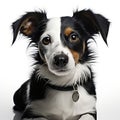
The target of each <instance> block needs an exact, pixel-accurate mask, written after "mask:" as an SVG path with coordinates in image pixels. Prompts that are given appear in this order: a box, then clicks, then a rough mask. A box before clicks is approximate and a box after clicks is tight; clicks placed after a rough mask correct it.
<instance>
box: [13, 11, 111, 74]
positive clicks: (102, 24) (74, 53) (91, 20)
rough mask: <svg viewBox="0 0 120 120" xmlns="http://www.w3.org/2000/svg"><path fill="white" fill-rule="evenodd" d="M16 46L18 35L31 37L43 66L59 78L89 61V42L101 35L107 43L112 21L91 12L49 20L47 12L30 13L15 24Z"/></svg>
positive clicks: (75, 13)
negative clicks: (45, 65) (96, 35)
mask: <svg viewBox="0 0 120 120" xmlns="http://www.w3.org/2000/svg"><path fill="white" fill-rule="evenodd" d="M12 27H13V33H14V38H13V43H14V42H15V40H16V37H17V35H18V33H19V32H20V33H22V34H23V35H25V36H27V37H28V38H30V40H31V42H32V43H34V44H35V46H36V47H37V48H38V54H37V57H36V59H37V60H38V61H39V64H43V63H47V66H48V69H49V71H50V72H52V73H53V74H55V75H58V76H63V75H65V74H68V73H70V71H71V70H72V69H74V68H75V66H76V65H77V64H79V63H81V64H83V63H85V62H86V61H89V59H90V57H91V55H90V54H91V51H90V50H89V48H88V40H89V39H90V38H92V37H93V36H94V35H95V34H98V33H100V34H101V36H102V38H103V40H104V42H105V43H106V44H107V40H106V38H107V34H108V29H109V22H108V20H107V19H106V18H105V17H103V16H102V15H100V14H94V13H93V12H92V11H91V10H82V11H76V12H74V13H73V16H72V17H60V18H52V19H48V18H47V16H46V13H45V12H43V11H40V12H28V13H26V14H25V15H23V16H22V17H21V18H20V19H18V20H17V21H16V22H14V23H13V25H12Z"/></svg>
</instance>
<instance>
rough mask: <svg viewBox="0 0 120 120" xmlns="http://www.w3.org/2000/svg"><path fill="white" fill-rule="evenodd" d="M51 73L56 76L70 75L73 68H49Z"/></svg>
mask: <svg viewBox="0 0 120 120" xmlns="http://www.w3.org/2000/svg"><path fill="white" fill-rule="evenodd" d="M49 70H50V72H51V73H53V74H54V75H56V76H66V75H69V74H70V73H71V71H72V69H49Z"/></svg>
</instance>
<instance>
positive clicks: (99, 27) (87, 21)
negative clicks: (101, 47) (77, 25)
mask: <svg viewBox="0 0 120 120" xmlns="http://www.w3.org/2000/svg"><path fill="white" fill-rule="evenodd" d="M73 17H74V18H75V19H77V20H79V21H81V22H82V24H83V25H84V27H85V29H86V31H87V32H88V33H89V34H90V35H94V34H98V33H99V32H100V33H101V35H102V38H103V40H104V42H105V43H106V44H107V35H108V30H109V25H110V22H109V21H108V20H107V19H106V18H105V17H103V16H102V15H100V14H94V13H93V12H92V11H91V10H82V11H76V12H74V13H73Z"/></svg>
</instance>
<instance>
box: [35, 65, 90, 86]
mask: <svg viewBox="0 0 120 120" xmlns="http://www.w3.org/2000/svg"><path fill="white" fill-rule="evenodd" d="M37 76H38V78H39V77H43V78H46V79H48V80H49V81H48V82H49V84H52V85H54V86H62V87H63V86H73V85H75V84H77V83H79V84H80V83H83V82H84V81H86V80H87V76H91V71H90V66H89V65H88V64H80V63H79V64H77V65H76V66H75V68H74V69H73V70H71V72H70V73H69V74H68V75H65V76H56V75H54V74H53V73H51V72H50V71H49V70H48V67H47V66H46V65H39V66H37Z"/></svg>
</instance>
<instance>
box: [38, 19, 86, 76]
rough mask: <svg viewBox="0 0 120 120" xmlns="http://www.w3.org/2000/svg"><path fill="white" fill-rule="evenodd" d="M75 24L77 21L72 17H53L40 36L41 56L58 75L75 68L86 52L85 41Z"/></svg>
mask: <svg viewBox="0 0 120 120" xmlns="http://www.w3.org/2000/svg"><path fill="white" fill-rule="evenodd" d="M75 25H76V26H77V22H75V21H74V19H73V18H71V17H63V18H53V19H50V20H49V21H48V22H47V25H46V29H45V31H44V32H43V34H42V35H41V36H40V40H39V44H38V46H39V52H40V55H41V58H42V59H43V60H44V61H45V62H46V63H47V65H48V68H49V70H50V71H51V72H52V73H54V74H56V75H65V74H67V73H69V72H70V71H71V70H72V69H74V67H75V65H76V64H77V63H79V60H80V57H81V56H82V54H83V52H84V49H85V48H84V47H85V43H84V41H83V40H82V37H81V36H82V34H81V35H80V33H78V31H77V28H75ZM78 26H79V25H78ZM79 28H81V27H80V26H79ZM82 32H84V31H82V29H81V33H82Z"/></svg>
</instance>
